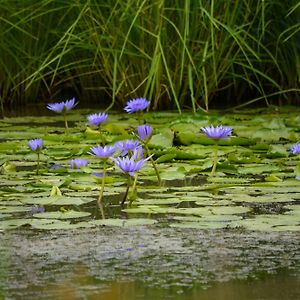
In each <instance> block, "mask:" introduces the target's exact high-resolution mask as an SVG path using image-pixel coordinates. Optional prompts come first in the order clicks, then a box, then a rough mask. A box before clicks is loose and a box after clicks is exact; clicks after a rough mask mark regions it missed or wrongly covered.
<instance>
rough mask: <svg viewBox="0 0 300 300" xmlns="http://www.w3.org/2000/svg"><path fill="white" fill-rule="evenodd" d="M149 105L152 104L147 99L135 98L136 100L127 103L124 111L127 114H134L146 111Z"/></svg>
mask: <svg viewBox="0 0 300 300" xmlns="http://www.w3.org/2000/svg"><path fill="white" fill-rule="evenodd" d="M149 104H150V101H148V100H147V99H146V98H135V99H132V100H129V101H128V102H127V103H126V106H125V108H124V110H125V111H126V112H127V113H129V114H132V113H134V112H136V111H143V110H145V109H146V108H147V107H148V106H149Z"/></svg>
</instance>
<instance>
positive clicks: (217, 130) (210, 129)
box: [201, 125, 232, 140]
mask: <svg viewBox="0 0 300 300" xmlns="http://www.w3.org/2000/svg"><path fill="white" fill-rule="evenodd" d="M201 130H202V131H203V132H204V133H205V134H206V136H207V137H209V138H211V139H215V140H220V139H227V138H229V135H230V134H231V133H232V129H231V128H230V127H226V126H224V127H223V126H222V125H218V126H216V127H214V126H212V125H211V126H207V127H202V128H201Z"/></svg>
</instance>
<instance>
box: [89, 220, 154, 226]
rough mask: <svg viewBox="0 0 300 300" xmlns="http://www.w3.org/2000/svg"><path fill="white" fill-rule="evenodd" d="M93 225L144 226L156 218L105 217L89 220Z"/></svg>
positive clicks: (151, 223) (152, 222) (150, 223)
mask: <svg viewBox="0 0 300 300" xmlns="http://www.w3.org/2000/svg"><path fill="white" fill-rule="evenodd" d="M90 223H91V224H93V225H103V226H117V227H130V226H145V225H153V224H156V223H157V221H156V220H152V219H142V218H140V219H105V220H94V221H91V222H90Z"/></svg>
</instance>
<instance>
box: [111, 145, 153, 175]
mask: <svg viewBox="0 0 300 300" xmlns="http://www.w3.org/2000/svg"><path fill="white" fill-rule="evenodd" d="M139 156H140V153H139V149H135V150H134V152H133V155H132V156H125V157H117V158H113V157H112V158H111V160H112V161H114V163H115V164H116V166H117V167H118V168H120V169H121V170H122V171H123V172H125V173H127V174H129V175H130V176H132V177H134V176H135V172H138V171H139V170H141V169H142V168H143V167H144V164H145V162H146V161H147V160H149V159H150V158H151V156H149V157H147V158H145V159H138V157H139Z"/></svg>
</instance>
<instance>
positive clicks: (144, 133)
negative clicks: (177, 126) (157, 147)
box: [137, 125, 161, 185]
mask: <svg viewBox="0 0 300 300" xmlns="http://www.w3.org/2000/svg"><path fill="white" fill-rule="evenodd" d="M152 132H153V128H152V127H151V126H150V125H140V126H138V127H137V133H138V138H139V139H140V141H141V143H142V144H143V146H144V148H145V150H146V155H147V156H148V157H150V162H151V164H152V166H153V169H154V171H155V174H156V177H157V181H158V184H159V185H161V178H160V175H159V171H158V168H157V166H156V164H155V162H154V160H153V158H152V155H151V153H150V150H149V147H148V144H149V141H150V139H151V136H152Z"/></svg>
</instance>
